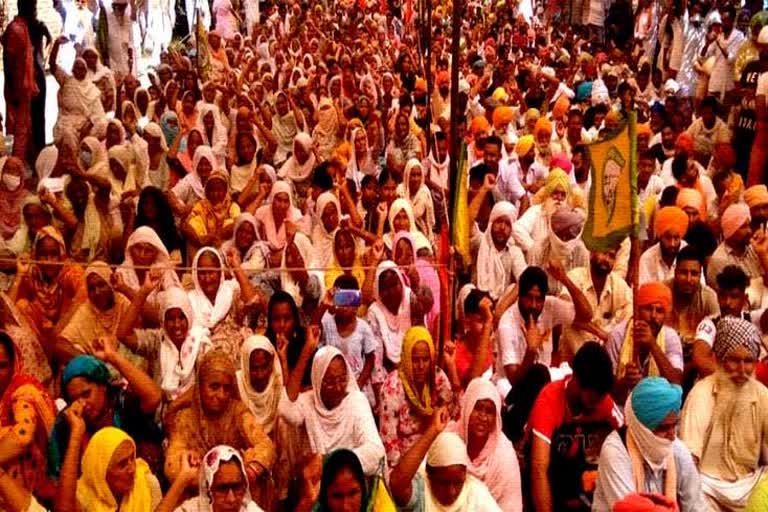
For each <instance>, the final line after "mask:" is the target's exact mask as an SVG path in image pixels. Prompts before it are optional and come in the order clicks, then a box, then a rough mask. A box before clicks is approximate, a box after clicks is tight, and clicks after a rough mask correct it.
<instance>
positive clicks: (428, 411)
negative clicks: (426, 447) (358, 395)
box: [379, 327, 458, 467]
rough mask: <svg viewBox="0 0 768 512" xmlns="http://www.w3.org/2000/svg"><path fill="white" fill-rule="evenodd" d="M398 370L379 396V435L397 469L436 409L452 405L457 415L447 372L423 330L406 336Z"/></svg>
mask: <svg viewBox="0 0 768 512" xmlns="http://www.w3.org/2000/svg"><path fill="white" fill-rule="evenodd" d="M402 343H403V348H402V353H401V359H400V364H399V368H397V369H396V370H392V371H391V372H390V373H389V375H387V377H386V379H385V380H384V385H383V386H382V387H381V392H380V394H379V400H380V403H381V407H380V414H381V416H380V418H379V433H380V434H381V439H382V441H383V442H384V447H385V448H386V450H387V463H388V464H389V466H390V467H394V466H395V465H397V463H398V462H399V461H400V457H402V456H403V454H404V453H405V452H406V451H408V449H409V448H411V446H413V444H414V443H415V442H416V440H417V439H418V438H419V436H421V435H422V434H423V433H424V428H425V425H427V424H428V418H429V417H431V415H432V413H433V412H434V410H435V408H436V407H439V406H440V405H448V404H450V405H451V406H452V407H453V409H454V410H453V411H451V412H452V413H453V414H452V416H454V417H455V416H456V413H458V404H454V403H453V391H452V390H451V384H450V382H449V381H448V377H446V375H445V372H443V371H442V370H441V369H440V368H438V367H437V353H436V352H435V346H434V344H433V343H432V336H430V334H429V331H427V330H426V329H425V328H424V327H411V328H410V329H408V331H407V332H406V333H405V336H404V337H403V342H402Z"/></svg>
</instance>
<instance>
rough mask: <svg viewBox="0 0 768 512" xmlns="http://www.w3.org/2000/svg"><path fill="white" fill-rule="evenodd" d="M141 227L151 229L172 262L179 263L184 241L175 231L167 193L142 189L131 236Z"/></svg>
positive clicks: (149, 188) (150, 188) (157, 189)
mask: <svg viewBox="0 0 768 512" xmlns="http://www.w3.org/2000/svg"><path fill="white" fill-rule="evenodd" d="M143 226H146V227H148V228H151V229H152V230H153V231H154V232H155V233H157V236H158V237H160V241H161V242H162V243H163V245H164V246H165V249H166V251H167V252H168V253H169V254H170V255H171V260H172V261H175V262H180V261H181V251H182V250H183V248H184V241H183V240H182V238H181V235H180V234H179V233H178V231H177V230H176V225H175V224H174V218H173V209H172V208H171V203H170V202H169V201H168V196H167V193H165V192H163V191H162V190H160V189H159V188H156V187H144V188H143V189H142V191H141V194H139V206H138V207H137V209H136V217H135V218H134V221H133V225H132V226H131V231H130V232H131V234H133V232H134V231H135V230H137V229H138V228H140V227H143ZM127 243H128V242H126V245H127ZM127 250H128V249H127V248H126V251H127Z"/></svg>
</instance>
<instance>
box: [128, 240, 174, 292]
mask: <svg viewBox="0 0 768 512" xmlns="http://www.w3.org/2000/svg"><path fill="white" fill-rule="evenodd" d="M137 244H149V245H151V246H152V247H154V248H155V249H157V258H155V262H154V263H153V264H152V266H153V267H155V266H156V267H158V268H159V269H161V272H162V281H161V282H160V287H161V289H164V290H167V289H170V288H174V287H178V286H181V283H180V282H179V277H178V276H177V275H176V272H174V270H173V269H172V268H171V267H172V266H173V263H172V262H171V256H170V254H168V249H166V247H165V244H163V241H162V240H161V239H160V237H159V236H158V235H157V233H156V232H155V230H154V229H152V228H150V227H149V226H140V227H138V228H136V231H134V232H133V233H131V236H129V237H128V242H127V243H126V245H125V261H124V262H123V264H122V265H120V268H118V269H117V273H118V274H120V276H121V277H122V278H123V281H124V282H125V284H126V285H128V286H129V287H131V288H133V289H134V290H138V289H139V288H140V287H141V285H142V283H140V282H139V277H138V276H137V275H136V270H135V269H134V267H135V266H136V263H135V262H134V261H133V256H131V248H132V247H133V246H134V245H137ZM153 293H154V292H153Z"/></svg>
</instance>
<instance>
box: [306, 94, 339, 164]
mask: <svg viewBox="0 0 768 512" xmlns="http://www.w3.org/2000/svg"><path fill="white" fill-rule="evenodd" d="M316 116H317V124H316V125H315V128H314V129H313V130H312V142H313V144H314V146H315V147H316V148H317V158H318V160H319V161H321V162H325V161H326V160H329V159H330V158H331V157H332V156H333V152H334V150H335V149H336V146H338V145H339V144H340V143H341V140H342V139H341V134H342V131H343V128H342V124H341V123H340V122H339V113H338V111H337V110H336V107H335V106H334V104H333V101H331V99H329V98H327V97H324V98H322V99H321V100H320V103H318V106H317V113H316Z"/></svg>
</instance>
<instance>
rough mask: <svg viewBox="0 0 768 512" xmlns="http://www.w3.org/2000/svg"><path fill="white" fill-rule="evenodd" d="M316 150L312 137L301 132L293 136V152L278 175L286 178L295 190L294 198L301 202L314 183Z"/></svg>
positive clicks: (307, 195)
mask: <svg viewBox="0 0 768 512" xmlns="http://www.w3.org/2000/svg"><path fill="white" fill-rule="evenodd" d="M316 161H317V159H316V158H315V152H314V149H313V148H312V137H310V136H309V134H308V133H304V132H300V133H298V134H296V136H295V137H294V138H293V154H291V156H290V158H288V160H286V161H285V163H284V164H283V166H282V167H280V170H279V171H277V175H278V177H280V178H281V179H284V180H286V181H287V182H288V183H289V184H290V185H291V189H292V190H293V200H294V201H295V202H296V203H299V204H301V203H302V202H304V201H305V200H306V199H307V197H309V187H310V185H311V184H312V171H313V170H314V168H315V163H316Z"/></svg>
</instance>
